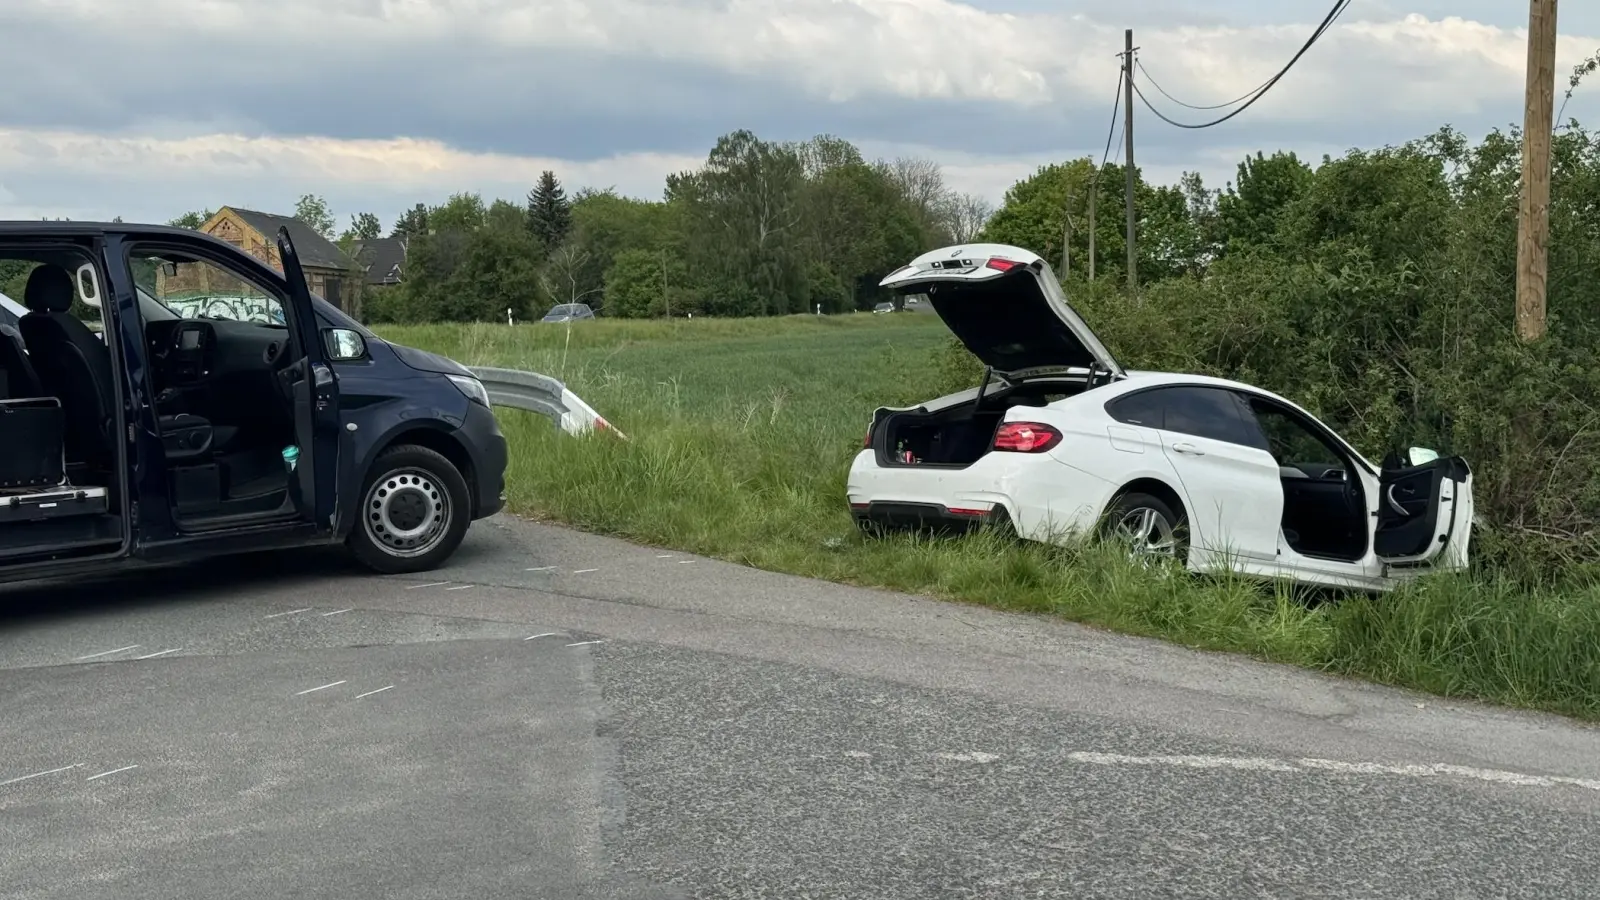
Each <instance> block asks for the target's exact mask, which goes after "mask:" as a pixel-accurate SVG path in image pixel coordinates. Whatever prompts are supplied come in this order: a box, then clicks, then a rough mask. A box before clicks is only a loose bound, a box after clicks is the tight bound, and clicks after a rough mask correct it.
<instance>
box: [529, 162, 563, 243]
mask: <svg viewBox="0 0 1600 900" xmlns="http://www.w3.org/2000/svg"><path fill="white" fill-rule="evenodd" d="M571 228H572V205H571V204H570V203H568V202H567V195H566V192H565V191H563V190H562V189H561V182H559V181H557V180H556V173H554V172H551V171H549V170H546V171H544V172H542V173H540V175H539V183H538V184H537V185H534V188H533V190H531V191H529V192H528V232H529V233H530V234H532V235H533V236H534V237H535V238H537V239H538V241H539V243H540V244H541V245H543V246H544V249H545V250H546V251H547V252H553V251H554V250H555V249H556V248H557V247H559V246H561V244H562V242H563V241H565V240H566V239H567V232H568V231H570V230H571Z"/></svg>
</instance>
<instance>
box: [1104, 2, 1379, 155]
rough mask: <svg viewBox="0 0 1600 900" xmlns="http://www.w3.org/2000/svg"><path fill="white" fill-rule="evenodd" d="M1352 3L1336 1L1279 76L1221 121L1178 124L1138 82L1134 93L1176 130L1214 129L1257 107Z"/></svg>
mask: <svg viewBox="0 0 1600 900" xmlns="http://www.w3.org/2000/svg"><path fill="white" fill-rule="evenodd" d="M1351 2H1352V0H1335V2H1334V4H1333V8H1332V9H1330V10H1329V11H1328V14H1327V16H1325V17H1323V19H1322V24H1321V25H1318V26H1317V30H1316V31H1314V32H1312V34H1311V37H1310V38H1308V39H1307V40H1306V42H1305V44H1304V45H1303V46H1301V48H1300V51H1299V52H1298V53H1296V54H1295V55H1294V56H1293V57H1292V58H1291V59H1290V60H1289V61H1288V62H1287V63H1285V64H1284V67H1283V68H1282V69H1279V70H1278V74H1276V75H1274V76H1272V77H1271V78H1269V79H1267V81H1266V83H1265V84H1263V85H1261V87H1259V88H1257V89H1256V90H1255V91H1254V92H1253V93H1251V94H1246V95H1245V97H1247V98H1249V99H1248V100H1245V103H1244V105H1243V106H1241V107H1239V108H1238V109H1236V110H1234V111H1233V112H1231V113H1228V114H1227V115H1225V116H1223V117H1222V118H1220V119H1214V120H1212V121H1210V122H1205V123H1202V124H1199V125H1195V124H1192V123H1188V122H1178V121H1175V120H1173V119H1171V118H1168V117H1167V116H1166V115H1165V114H1163V113H1162V112H1161V110H1159V109H1156V108H1155V106H1154V105H1153V104H1152V103H1151V102H1150V100H1149V98H1147V97H1145V95H1144V91H1142V90H1140V89H1139V83H1138V82H1137V81H1136V82H1134V84H1133V92H1134V93H1135V94H1137V95H1138V97H1139V101H1140V102H1141V103H1143V104H1144V105H1145V107H1146V108H1147V109H1149V110H1150V111H1151V112H1152V113H1155V116H1156V118H1158V119H1160V120H1161V121H1163V122H1166V123H1167V124H1168V125H1171V126H1173V127H1175V128H1188V129H1200V128H1210V127H1212V126H1214V125H1221V124H1222V123H1223V122H1226V121H1228V120H1229V119H1231V118H1233V117H1234V116H1237V115H1238V114H1239V113H1242V112H1244V111H1245V110H1247V109H1249V108H1250V107H1251V106H1253V105H1255V102H1256V101H1257V100H1260V99H1261V98H1262V97H1265V96H1266V95H1267V92H1268V91H1270V90H1272V86H1273V85H1275V84H1277V83H1278V81H1279V80H1280V79H1281V78H1283V76H1285V75H1287V74H1289V70H1290V69H1292V68H1294V64H1295V63H1297V62H1299V61H1300V57H1302V56H1305V55H1306V52H1307V51H1309V50H1310V49H1311V47H1312V46H1313V45H1314V44H1316V42H1317V41H1318V40H1319V39H1320V38H1321V37H1322V36H1323V35H1324V34H1326V33H1327V31H1328V29H1329V28H1331V27H1332V26H1333V23H1334V22H1335V21H1337V20H1338V18H1339V16H1340V15H1342V14H1343V13H1344V11H1345V10H1346V9H1348V8H1349V6H1350V4H1351ZM1143 68H1144V67H1143V66H1140V69H1141V70H1143ZM1145 74H1146V75H1148V74H1149V73H1148V72H1147V73H1145ZM1151 84H1152V85H1154V84H1155V81H1154V79H1152V80H1151ZM1157 89H1158V90H1159V86H1157ZM1162 93H1163V94H1165V93H1166V92H1165V91H1162ZM1241 99H1244V98H1241ZM1233 102H1234V103H1237V102H1239V101H1238V100H1235V101H1233ZM1183 105H1185V106H1188V105H1189V104H1183ZM1228 105H1231V104H1223V106H1228ZM1191 108H1193V109H1200V108H1202V107H1191Z"/></svg>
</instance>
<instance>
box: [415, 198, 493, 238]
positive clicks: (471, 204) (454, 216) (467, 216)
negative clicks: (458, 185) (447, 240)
mask: <svg viewBox="0 0 1600 900" xmlns="http://www.w3.org/2000/svg"><path fill="white" fill-rule="evenodd" d="M488 219H489V210H488V209H487V208H486V207H485V206H484V205H483V197H481V196H480V195H478V194H476V193H461V194H451V195H450V199H448V200H446V201H445V202H444V203H443V204H442V205H440V206H435V207H434V208H432V209H430V210H428V228H429V229H430V230H431V231H432V232H434V233H440V232H446V231H457V232H470V231H477V230H478V229H479V228H482V227H483V226H484V223H485V222H487V221H488Z"/></svg>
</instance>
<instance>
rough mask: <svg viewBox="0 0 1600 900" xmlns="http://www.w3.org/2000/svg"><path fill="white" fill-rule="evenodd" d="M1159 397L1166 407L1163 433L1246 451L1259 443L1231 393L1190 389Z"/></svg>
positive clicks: (1172, 389) (1172, 391) (1210, 389)
mask: <svg viewBox="0 0 1600 900" xmlns="http://www.w3.org/2000/svg"><path fill="white" fill-rule="evenodd" d="M1161 393H1162V394H1163V397H1162V402H1163V405H1164V406H1165V415H1164V416H1163V422H1164V424H1163V425H1162V427H1163V429H1164V430H1166V431H1175V432H1177V433H1179V434H1191V435H1194V436H1195V437H1203V438H1209V439H1211V440H1213V441H1226V442H1227V443H1230V444H1240V445H1242V446H1245V447H1254V446H1256V445H1257V444H1258V443H1259V441H1257V440H1255V439H1253V436H1252V435H1251V434H1250V429H1249V428H1248V427H1247V425H1246V423H1245V421H1244V417H1243V415H1241V413H1240V410H1239V404H1238V401H1237V400H1235V399H1234V397H1233V394H1231V393H1230V392H1228V391H1225V390H1222V389H1220V388H1212V387H1199V386H1194V385H1189V386H1185V387H1175V388H1168V389H1167V390H1164V391H1162V392H1161Z"/></svg>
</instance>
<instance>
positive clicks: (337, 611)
mask: <svg viewBox="0 0 1600 900" xmlns="http://www.w3.org/2000/svg"><path fill="white" fill-rule="evenodd" d="M354 609H355V607H351V608H350V609H336V610H334V611H333V612H327V613H322V614H321V615H322V616H323V618H327V617H328V616H337V615H339V614H341V613H347V612H352V611H353V610H354Z"/></svg>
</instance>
